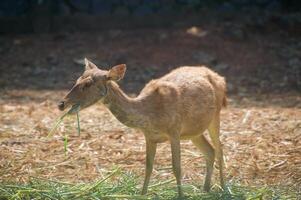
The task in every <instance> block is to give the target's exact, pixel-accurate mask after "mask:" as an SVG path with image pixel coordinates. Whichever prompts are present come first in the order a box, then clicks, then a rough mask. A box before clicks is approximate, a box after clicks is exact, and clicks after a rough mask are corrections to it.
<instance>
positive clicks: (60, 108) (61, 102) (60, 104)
mask: <svg viewBox="0 0 301 200" xmlns="http://www.w3.org/2000/svg"><path fill="white" fill-rule="evenodd" d="M57 106H58V108H59V110H61V111H63V110H64V109H65V102H64V101H60V102H59V103H58V105H57Z"/></svg>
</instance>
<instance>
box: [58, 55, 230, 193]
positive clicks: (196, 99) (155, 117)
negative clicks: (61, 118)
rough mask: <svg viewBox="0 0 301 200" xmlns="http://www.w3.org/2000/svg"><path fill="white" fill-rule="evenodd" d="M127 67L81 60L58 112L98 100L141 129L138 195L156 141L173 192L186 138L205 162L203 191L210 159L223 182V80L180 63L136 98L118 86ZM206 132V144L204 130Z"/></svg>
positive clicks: (210, 168) (209, 174)
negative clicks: (164, 147) (162, 148)
mask: <svg viewBox="0 0 301 200" xmlns="http://www.w3.org/2000/svg"><path fill="white" fill-rule="evenodd" d="M125 72H126V65H125V64H119V65H116V66H113V67H111V68H110V70H104V69H101V68H99V67H97V66H96V65H95V64H94V63H92V62H91V61H89V60H88V59H87V58H85V70H84V72H83V74H82V75H81V76H80V77H79V78H78V79H77V81H76V83H75V84H74V86H73V87H72V89H71V90H70V91H69V92H68V93H67V94H66V96H65V97H64V98H63V100H62V101H60V102H59V103H58V108H59V110H61V111H63V110H64V109H66V108H67V107H69V106H79V108H80V110H82V109H84V108H87V107H89V106H91V105H93V104H94V103H96V102H97V101H100V102H101V103H102V104H104V105H105V106H106V107H107V108H108V110H110V112H111V113H112V114H113V115H114V116H115V117H116V119H117V120H119V121H120V122H121V123H122V124H124V125H126V126H128V127H131V128H134V129H137V130H140V131H141V132H143V134H144V138H145V144H146V161H145V176H144V183H143V187H142V192H141V194H142V195H145V194H146V193H147V189H148V185H149V182H150V177H151V174H152V171H153V163H154V158H155V154H156V149H157V144H158V143H162V142H166V141H168V142H169V143H170V147H171V157H172V159H171V160H172V169H173V174H174V176H175V178H176V184H177V192H178V196H179V197H183V191H182V188H181V174H182V173H181V148H180V141H181V140H191V141H192V143H193V144H194V145H195V146H196V147H197V149H199V150H200V151H201V152H202V153H203V155H204V157H205V160H206V176H205V180H204V186H203V188H204V190H205V191H209V190H210V189H211V177H212V173H213V169H214V163H215V160H217V162H218V166H219V167H218V169H219V180H220V185H221V187H222V188H225V182H224V172H223V170H224V158H223V148H222V143H221V140H220V137H219V136H220V112H221V109H222V108H223V107H226V104H227V97H226V82H225V78H224V77H222V76H220V75H218V74H217V73H216V72H214V71H212V70H211V69H209V68H207V67H206V66H182V67H179V68H176V69H174V70H172V71H171V72H170V73H168V74H166V75H165V76H163V77H161V78H158V79H154V80H151V81H150V82H149V83H147V84H146V85H145V87H144V88H143V89H142V90H141V92H140V94H139V95H137V96H136V97H129V96H128V95H127V94H126V93H125V92H123V90H122V89H121V88H120V87H119V85H118V83H117V82H118V81H119V80H121V79H122V78H123V77H124V75H125ZM206 130H208V132H209V138H210V139H211V143H212V144H211V143H210V142H209V141H208V139H207V138H208V137H206V136H205V135H204V132H205V131H206Z"/></svg>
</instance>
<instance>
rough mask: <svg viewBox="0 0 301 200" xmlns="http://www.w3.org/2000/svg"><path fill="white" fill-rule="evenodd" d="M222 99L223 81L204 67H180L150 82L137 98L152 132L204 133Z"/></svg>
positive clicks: (223, 93) (218, 108) (223, 92)
mask: <svg viewBox="0 0 301 200" xmlns="http://www.w3.org/2000/svg"><path fill="white" fill-rule="evenodd" d="M224 95H225V82H224V78H223V77H221V76H219V75H218V74H216V73H215V72H213V71H211V70H209V69H208V68H206V67H180V68H177V69H175V70H173V71H171V72H170V73H169V74H167V75H165V76H163V77H161V78H159V79H156V80H153V81H151V82H149V83H148V84H147V85H146V86H145V88H144V89H143V90H142V91H141V93H140V95H139V97H138V98H141V99H142V101H145V104H144V105H145V108H144V109H145V110H146V112H147V113H148V116H149V120H150V123H151V124H152V126H153V127H152V128H156V127H158V128H159V129H160V128H163V129H166V130H169V129H172V128H177V129H180V130H181V132H182V134H183V135H189V134H195V133H193V132H196V131H200V132H202V131H204V130H205V129H206V128H207V127H208V125H209V123H210V121H211V119H212V117H213V115H214V113H215V112H216V111H217V110H220V108H221V106H222V104H223V98H224Z"/></svg>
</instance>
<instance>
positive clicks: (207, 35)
mask: <svg viewBox="0 0 301 200" xmlns="http://www.w3.org/2000/svg"><path fill="white" fill-rule="evenodd" d="M0 43H1V45H0V53H1V56H0V63H1V64H0V70H1V74H0V85H1V90H0V181H20V182H24V181H27V180H28V178H29V177H30V176H34V177H43V178H47V179H57V180H64V181H69V182H89V181H93V180H96V179H98V178H101V177H102V176H103V173H104V172H106V171H108V170H110V169H112V167H113V166H120V167H121V168H122V169H123V170H125V171H133V172H135V173H137V174H138V175H142V174H143V173H144V172H143V170H144V158H145V152H144V151H145V147H144V144H145V143H144V137H143V134H142V133H140V132H139V131H136V130H133V129H129V128H127V127H125V126H123V125H122V124H120V123H119V122H118V121H117V120H116V119H115V118H114V117H113V116H112V115H111V114H110V113H109V112H108V110H107V109H106V108H105V107H104V106H103V105H101V104H100V103H97V104H96V105H93V106H92V107H90V108H88V109H86V110H84V111H82V112H81V113H80V120H81V135H80V136H78V135H77V129H76V119H75V117H69V118H67V119H66V120H64V123H63V124H62V125H61V126H60V128H59V130H58V131H57V132H56V134H55V135H54V136H53V137H47V135H48V131H49V130H50V128H51V126H52V125H53V123H54V121H55V119H56V118H57V117H58V116H59V115H60V112H59V111H58V109H57V107H56V104H57V102H58V101H59V100H60V98H61V97H62V96H63V95H64V93H65V92H66V91H67V89H69V88H70V87H71V86H72V84H73V82H74V80H75V79H76V78H77V77H78V76H79V74H80V73H81V72H82V71H83V66H82V64H81V61H82V59H83V58H84V57H88V58H89V59H91V60H92V61H94V62H95V63H97V64H98V65H99V66H101V67H103V68H106V69H108V68H109V66H111V65H114V64H118V63H126V64H127V68H128V69H127V74H126V76H125V79H124V80H123V81H121V82H120V85H121V88H123V89H124V90H125V91H126V92H127V93H129V94H130V95H135V94H138V93H139V91H140V90H141V88H142V87H143V85H144V84H145V83H146V82H148V81H149V80H151V79H152V78H156V77H159V76H161V75H163V74H164V73H166V72H168V71H170V70H171V69H173V68H175V67H177V66H181V65H198V64H206V65H208V66H210V67H211V68H212V69H214V70H215V71H217V72H219V73H220V74H221V75H223V76H225V77H226V79H227V82H228V93H229V95H228V96H229V105H228V107H227V108H226V109H224V110H223V111H222V117H221V119H222V124H221V138H222V142H223V144H224V149H225V150H224V151H225V159H226V162H227V169H226V176H227V180H228V181H229V182H240V183H242V184H247V185H283V186H293V187H296V188H298V187H299V188H301V94H300V87H299V86H300V85H299V82H300V68H298V67H300V66H301V65H300V55H301V43H300V36H296V35H291V34H290V33H289V32H285V31H283V30H279V29H273V30H270V31H269V30H266V31H265V32H260V31H257V30H254V29H253V28H248V27H243V28H241V26H240V28H237V27H236V26H231V24H230V26H229V24H227V26H226V25H225V24H218V23H209V24H203V25H198V26H196V27H191V26H181V27H174V28H156V29H147V28H143V29H137V30H106V31H97V32H64V33H52V34H44V35H33V34H27V35H10V36H7V35H6V36H5V35H3V36H1V37H0ZM298 56H299V57H298ZM298 59H299V60H298ZM296 62H297V63H296ZM298 62H299V63H298ZM295 66H297V67H295ZM298 88H299V90H298ZM66 133H67V134H68V135H69V142H68V154H67V155H66V156H65V154H64V144H63V143H64V142H63V137H64V134H66ZM191 144H192V143H191V142H190V141H183V142H182V166H183V177H184V182H185V183H199V186H201V185H202V181H203V179H204V174H205V162H204V159H203V156H202V155H200V153H199V151H198V150H197V149H196V148H195V147H194V146H193V145H191ZM217 175H218V174H217V170H215V181H214V182H215V183H218V182H217V180H218V179H217V178H218V176H217ZM153 177H154V178H155V179H161V180H163V179H167V178H171V177H173V176H172V171H171V155H170V149H169V144H167V143H163V144H160V145H159V149H158V151H157V155H156V161H155V170H154V173H153Z"/></svg>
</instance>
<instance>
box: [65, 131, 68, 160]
mask: <svg viewBox="0 0 301 200" xmlns="http://www.w3.org/2000/svg"><path fill="white" fill-rule="evenodd" d="M67 146H68V135H67V134H65V136H64V152H65V156H67Z"/></svg>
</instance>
